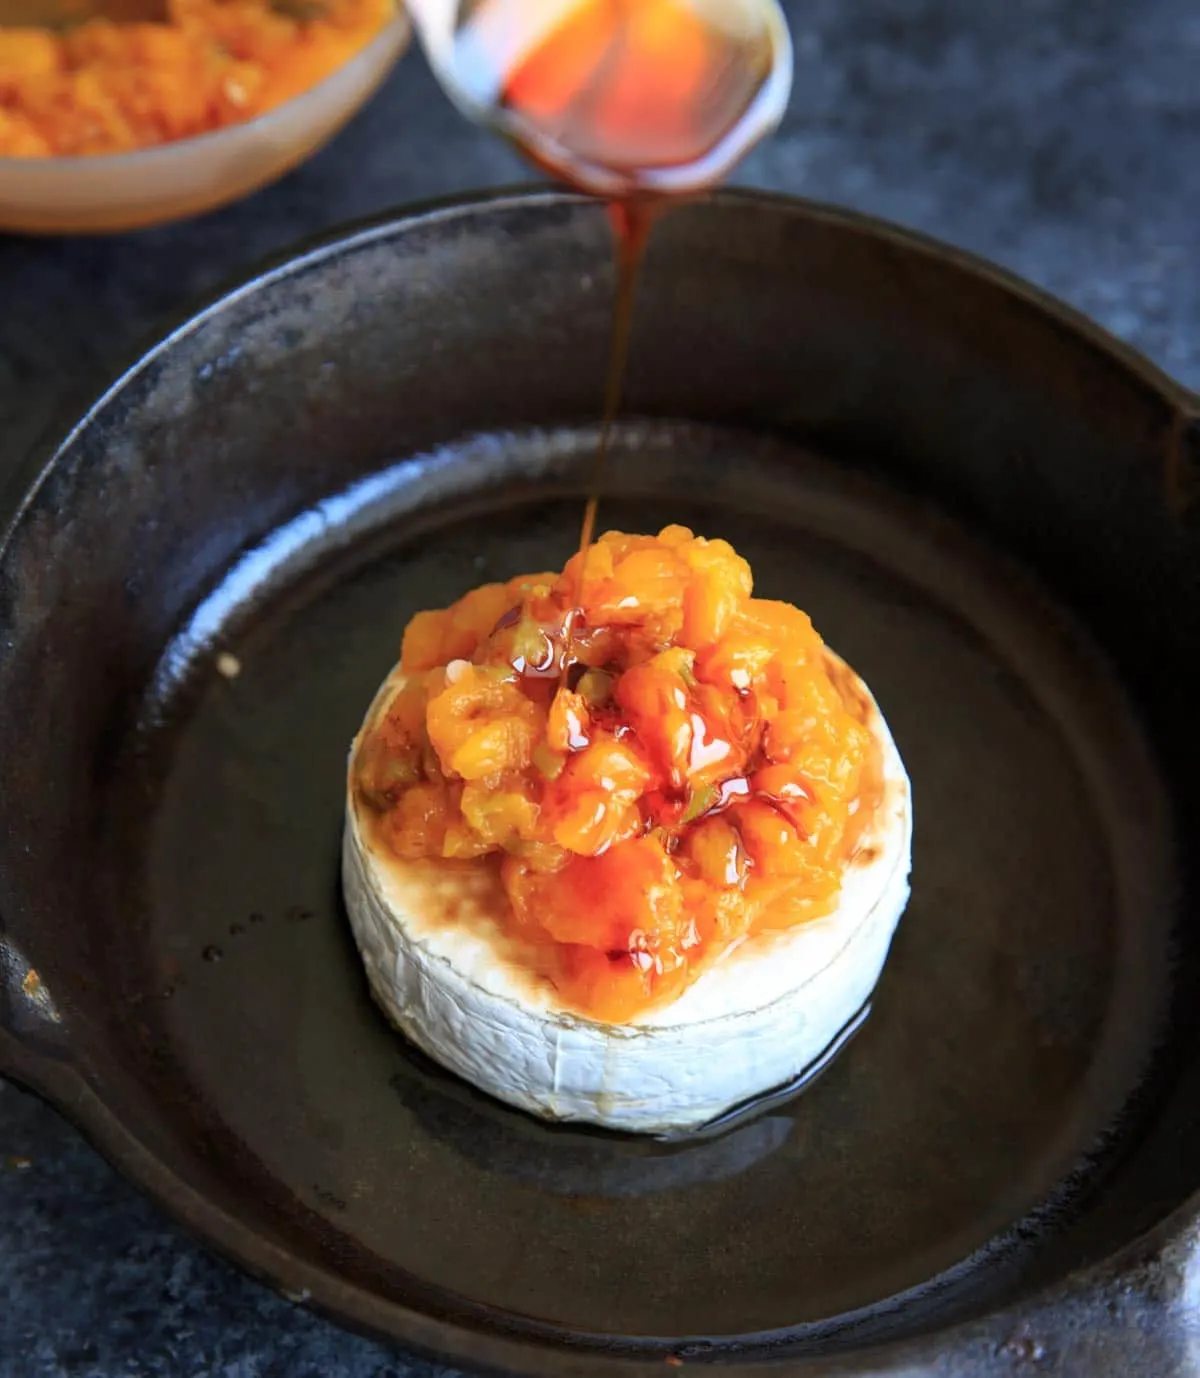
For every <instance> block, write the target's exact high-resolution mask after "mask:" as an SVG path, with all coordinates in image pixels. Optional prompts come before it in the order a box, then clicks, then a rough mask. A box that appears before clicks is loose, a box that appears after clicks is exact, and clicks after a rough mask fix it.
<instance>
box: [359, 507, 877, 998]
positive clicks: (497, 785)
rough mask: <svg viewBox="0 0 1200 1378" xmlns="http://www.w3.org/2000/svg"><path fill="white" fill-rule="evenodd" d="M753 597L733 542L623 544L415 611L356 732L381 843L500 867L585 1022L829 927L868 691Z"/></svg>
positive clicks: (399, 851) (856, 821) (843, 860)
mask: <svg viewBox="0 0 1200 1378" xmlns="http://www.w3.org/2000/svg"><path fill="white" fill-rule="evenodd" d="M584 561H585V563H584V565H583V570H584V572H583V577H582V579H581V577H580V576H581V563H582V562H584ZM751 588H752V581H751V574H750V566H749V565H748V564H747V563H746V561H745V560H744V559H742V557H741V556H740V555H738V554H737V552H736V551H735V550H734V549H733V548H732V546H730V545H729V544H728V543H727V542H725V541H721V540H711V541H709V540H704V539H703V538H701V537H698V536H694V535H693V534H692V532H691V531H689V530H687V529H686V528H685V527H680V526H669V527H667V528H666V529H665V530H664V531H662V532H661V533H660V534H659V535H658V536H657V537H651V536H627V535H622V534H620V533H618V532H610V533H608V534H607V535H605V536H604V537H602V538H601V540H599V541H598V542H597V543H596V544H595V545H592V546H591V547H589V549H588V550H587V551H586V556H585V555H576V556H574V557H573V558H572V559H571V560H570V561H569V562H568V563H567V565H566V568H565V569H564V570H563V572H562V574H560V575H554V574H537V575H531V576H529V577H526V578H519V579H513V580H510V581H509V582H508V583H506V584H487V585H485V586H484V587H482V588H477V589H475V590H473V591H472V592H471V593H468V594H467V595H466V596H465V597H464V598H461V599H460V600H459V601H458V602H457V603H455V604H454V606H453V607H450V608H447V609H445V610H444V611H441V612H421V613H418V614H417V615H416V616H415V617H414V618H413V619H412V621H411V622H410V623H409V624H408V627H407V629H406V631H405V633H404V643H403V649H402V652H401V671H402V673H403V678H402V681H401V683H402V687H401V688H400V690H399V692H398V693H396V694H395V696H394V697H393V698H392V699H391V701H390V703H388V704H386V707H385V708H384V709H383V711H382V712H381V713H380V714H379V715H378V716H377V718H376V720H375V721H374V722H373V723H372V724H371V725H370V727H369V729H368V731H367V732H366V733H365V734H364V738H363V741H362V743H361V745H360V749H359V754H358V758H357V764H356V784H357V788H358V792H359V796H360V797H361V798H362V799H364V800H365V802H366V803H367V804H368V805H369V806H370V807H371V808H372V809H374V810H375V812H376V814H377V824H378V832H379V836H380V838H381V839H382V841H383V842H384V843H385V844H386V845H387V846H388V847H390V848H391V850H392V851H393V852H394V853H395V855H396V856H398V857H400V858H402V859H403V860H406V861H416V860H419V859H424V858H451V859H453V858H457V859H461V860H471V859H476V858H490V859H492V860H491V864H493V865H496V864H498V866H499V873H500V877H501V881H502V884H503V887H504V891H505V893H506V894H507V896H508V899H509V901H510V908H511V913H510V914H509V915H507V916H506V917H505V920H504V922H505V924H506V925H507V927H508V930H509V932H510V933H511V935H512V936H513V937H515V938H517V939H520V940H522V941H523V942H526V943H528V944H530V948H529V950H532V951H534V952H536V953H537V954H538V957H537V963H538V966H539V974H541V975H544V976H546V977H548V978H549V979H550V980H551V981H552V982H553V983H554V986H555V988H556V990H557V993H558V996H559V999H560V1000H561V1001H562V1003H563V1004H564V1005H566V1006H568V1007H571V1008H574V1009H575V1010H577V1011H579V1012H581V1013H583V1014H585V1015H588V1016H590V1017H592V1018H596V1019H600V1020H604V1021H606V1022H610V1023H621V1022H625V1021H628V1020H629V1019H632V1018H633V1017H634V1016H635V1015H637V1014H638V1013H640V1012H642V1011H644V1010H647V1009H649V1008H651V1007H653V1006H655V1005H661V1004H663V1003H665V1002H667V1001H669V1000H672V999H674V998H675V997H677V996H678V995H679V994H681V993H682V991H683V990H684V989H685V988H686V987H687V986H688V985H689V984H690V983H691V982H692V981H693V980H695V979H696V977H697V976H698V975H699V974H700V973H701V972H702V971H703V970H704V969H705V967H706V965H707V964H709V963H711V962H713V961H714V960H715V959H716V958H718V957H719V956H720V955H721V954H722V953H724V952H726V951H728V950H729V949H730V948H731V947H733V946H734V945H735V944H737V943H739V942H740V941H741V940H742V939H744V938H745V937H746V936H748V935H750V934H753V933H755V932H760V931H764V930H769V929H771V930H773V929H782V928H787V927H790V926H791V925H793V924H798V923H803V922H804V921H806V920H808V919H812V918H815V917H817V916H820V915H823V914H827V913H829V912H830V911H831V910H832V909H834V908H835V906H836V904H837V900H838V895H839V892H840V889H841V883H842V875H843V871H844V869H845V866H846V864H847V862H848V860H849V859H850V857H851V856H852V854H853V852H854V851H855V849H856V847H857V845H858V843H859V840H860V837H861V835H862V833H863V829H864V826H865V825H866V823H867V822H868V821H869V820H870V818H871V816H872V814H873V811H874V809H875V807H876V805H877V803H878V795H879V790H880V787H881V778H880V776H881V773H880V753H879V749H878V745H877V743H876V740H875V738H874V736H873V734H872V732H871V730H870V727H869V725H868V701H867V699H866V698H865V696H864V693H863V691H862V688H861V686H860V685H859V682H858V681H857V679H856V678H855V677H854V676H853V675H851V674H850V673H849V672H847V671H845V670H844V669H843V668H842V667H841V664H840V662H838V661H833V660H830V659H828V657H827V656H826V653H825V651H824V647H823V643H822V641H821V638H820V637H819V636H818V635H817V633H816V631H815V630H814V629H813V626H812V623H811V622H810V621H809V619H808V617H807V616H805V614H804V613H802V612H800V611H799V610H798V609H796V608H794V607H792V606H790V605H789V604H787V603H777V602H770V601H768V600H765V599H761V598H752V597H751Z"/></svg>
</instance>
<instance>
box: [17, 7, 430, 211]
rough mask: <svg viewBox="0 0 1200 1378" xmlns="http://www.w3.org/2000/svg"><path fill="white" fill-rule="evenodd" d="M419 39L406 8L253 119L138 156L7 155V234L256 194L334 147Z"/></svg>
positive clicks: (198, 207)
mask: <svg viewBox="0 0 1200 1378" xmlns="http://www.w3.org/2000/svg"><path fill="white" fill-rule="evenodd" d="M410 35H411V29H410V26H409V22H408V18H407V16H406V15H405V14H404V13H403V12H400V13H398V14H397V17H396V18H395V19H394V20H393V21H392V22H391V23H389V24H388V25H387V27H386V28H385V29H383V30H382V31H381V32H380V33H379V34H377V35H376V36H375V38H373V39H372V40H371V42H370V43H368V44H367V46H366V47H365V48H364V49H363V50H362V51H361V52H359V53H356V54H355V56H354V57H352V58H351V59H350V60H349V62H346V63H344V64H343V65H342V66H341V67H339V68H338V69H337V70H336V71H334V72H331V73H330V75H329V76H327V77H325V78H324V79H323V80H322V81H319V82H318V83H317V85H316V86H313V87H311V88H310V89H309V90H307V91H305V92H304V93H303V94H302V95H299V96H295V97H293V98H292V99H291V100H289V101H285V102H284V103H283V104H282V105H280V106H277V107H276V108H275V109H274V110H268V111H267V112H266V114H264V115H259V116H257V117H256V118H255V119H252V120H247V121H246V122H245V123H244V124H235V125H229V126H227V127H226V128H224V129H217V130H214V131H213V132H212V133H210V134H200V135H197V136H196V137H195V138H191V139H179V140H177V141H176V142H174V143H168V144H156V145H154V146H153V147H151V148H142V149H135V150H133V151H131V152H129V153H108V154H104V153H102V154H96V155H95V156H91V157H70V158H0V230H15V231H21V232H25V233H35V234H90V233H96V232H104V231H115V230H132V229H139V228H142V227H144V226H147V225H161V224H164V223H166V222H167V221H171V220H183V219H185V218H187V217H188V216H192V215H200V214H201V213H202V212H204V211H209V210H213V209H215V208H216V207H217V206H224V205H227V204H228V203H229V202H231V201H236V200H238V199H239V198H240V197H243V196H247V195H249V193H250V192H252V191H257V190H258V189H259V187H262V186H265V185H266V184H267V183H268V182H273V181H275V179H276V178H278V177H281V176H282V175H283V174H284V173H285V172H288V171H289V170H290V169H291V168H293V167H295V166H296V165H297V164H298V163H301V162H303V161H304V160H305V159H306V158H308V157H309V156H310V155H311V154H313V153H315V152H316V151H317V149H319V148H321V147H322V146H323V145H324V144H326V143H327V142H328V141H329V140H330V139H331V138H332V137H333V136H334V134H336V133H337V132H338V130H339V129H341V127H342V126H343V125H344V124H345V123H346V122H347V121H348V120H349V119H350V117H351V116H352V115H354V114H355V113H356V112H357V111H358V110H359V108H360V107H361V106H362V105H363V104H365V102H366V101H367V99H368V98H369V97H370V96H371V95H372V94H374V92H375V91H376V89H377V88H378V87H379V86H380V84H381V83H382V82H383V79H384V78H385V77H386V76H387V74H388V72H390V71H391V69H392V67H393V66H394V65H395V63H396V61H397V60H398V59H399V57H400V55H401V53H403V52H404V50H405V48H406V47H407V46H408V41H409V38H410Z"/></svg>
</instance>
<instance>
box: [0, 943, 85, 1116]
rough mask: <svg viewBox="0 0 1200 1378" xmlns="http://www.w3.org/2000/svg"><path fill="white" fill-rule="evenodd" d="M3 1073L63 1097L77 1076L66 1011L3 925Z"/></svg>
mask: <svg viewBox="0 0 1200 1378" xmlns="http://www.w3.org/2000/svg"><path fill="white" fill-rule="evenodd" d="M0 1075H3V1076H6V1077H10V1078H11V1079H12V1080H13V1081H18V1082H20V1083H21V1084H22V1085H24V1086H27V1087H28V1088H29V1089H30V1090H31V1091H36V1092H38V1093H39V1094H40V1095H43V1096H46V1097H47V1098H48V1099H51V1100H55V1101H59V1102H61V1101H62V1099H63V1098H64V1097H65V1096H68V1095H69V1094H70V1089H71V1083H72V1082H73V1081H74V1079H75V1072H74V1069H73V1067H72V1066H71V1061H70V1057H69V1046H68V1039H67V1028H66V1024H65V1022H64V1020H63V1017H62V1014H61V1012H60V1011H59V1009H58V1006H57V1005H56V1004H55V1002H54V998H53V997H52V996H51V994H50V991H49V990H48V989H47V987H46V985H45V983H44V982H43V981H42V978H41V976H40V975H39V974H38V972H37V970H36V969H35V968H34V967H33V966H32V965H31V964H30V963H29V962H27V961H26V960H25V958H24V956H23V955H22V953H21V952H20V950H19V949H18V948H17V946H16V945H15V944H14V943H13V942H11V941H10V940H9V938H8V937H7V936H6V935H5V933H4V931H3V930H2V929H0Z"/></svg>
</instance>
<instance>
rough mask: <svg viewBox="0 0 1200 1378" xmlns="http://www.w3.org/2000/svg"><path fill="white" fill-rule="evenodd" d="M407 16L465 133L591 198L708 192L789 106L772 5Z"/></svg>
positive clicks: (788, 50)
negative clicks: (506, 143)
mask: <svg viewBox="0 0 1200 1378" xmlns="http://www.w3.org/2000/svg"><path fill="white" fill-rule="evenodd" d="M409 12H410V13H411V15H412V18H413V22H414V25H415V27H416V29H417V33H418V35H419V37H420V40H421V43H422V45H423V47H424V49H425V52H426V56H427V57H428V59H429V63H430V66H431V67H432V68H433V71H434V73H435V75H436V76H437V78H438V80H439V82H440V83H441V85H442V87H443V88H444V90H445V91H446V93H447V95H448V96H449V97H450V99H451V100H452V101H453V102H454V103H455V104H456V105H457V106H458V107H459V109H460V110H462V111H463V113H464V114H465V115H466V116H467V117H468V118H469V119H471V120H473V121H475V122H476V123H478V124H483V125H486V126H488V127H490V128H492V129H494V130H496V131H497V132H499V133H501V134H503V135H505V136H506V137H507V138H509V139H511V140H512V141H513V142H514V143H515V144H516V145H517V146H518V147H519V148H520V149H521V150H522V151H523V152H524V153H526V154H527V155H528V156H529V157H530V158H531V159H532V160H533V161H534V162H535V163H537V164H538V165H539V166H541V167H543V168H544V169H545V170H547V171H548V172H550V173H551V174H552V175H554V176H556V177H559V178H561V179H563V180H564V181H566V182H568V183H569V184H570V185H572V186H574V187H576V188H578V189H579V190H581V191H586V192H590V193H591V194H593V195H597V196H604V197H610V198H614V197H616V198H619V197H624V196H629V195H633V194H636V193H648V194H673V195H687V194H690V193H693V192H697V191H700V190H703V189H705V188H708V187H711V186H713V185H715V184H716V183H717V182H719V181H721V180H722V178H723V177H724V176H725V175H726V174H727V173H728V172H729V171H730V170H731V169H732V168H733V167H734V166H735V164H736V163H737V162H738V161H739V160H740V159H741V158H742V157H743V156H744V155H745V154H746V153H747V152H748V151H749V149H750V148H751V147H753V145H754V144H756V143H757V142H758V141H759V140H760V139H762V138H763V137H765V136H766V135H767V134H769V133H770V132H771V131H772V130H773V129H774V128H775V126H776V125H777V124H778V122H779V120H780V118H781V116H782V115H783V112H784V109H785V108H786V106H787V102H788V97H789V95H790V93H791V86H792V45H791V39H790V36H789V34H788V27H787V22H786V19H785V18H784V15H783V11H782V9H781V8H780V6H779V4H778V3H777V0H461V3H460V0H410V4H409Z"/></svg>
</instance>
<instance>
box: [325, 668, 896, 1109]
mask: <svg viewBox="0 0 1200 1378" xmlns="http://www.w3.org/2000/svg"><path fill="white" fill-rule="evenodd" d="M397 684H398V677H397V676H395V675H394V676H392V677H391V678H390V679H389V680H388V682H387V683H385V685H384V686H383V687H382V689H381V690H380V693H379V695H378V696H377V698H376V701H375V704H373V705H372V708H371V710H370V712H369V713H368V715H367V722H368V723H370V722H372V721H374V720H375V716H376V714H377V713H378V712H379V711H380V710H381V707H382V706H383V705H384V704H385V703H386V701H387V700H388V699H390V697H391V695H392V693H393V692H394V690H395V688H396V687H397ZM867 697H868V698H870V696H869V694H868V695H867ZM870 702H871V706H872V727H873V730H874V732H875V734H876V736H877V738H878V740H879V743H880V746H881V748H882V751H883V763H884V792H883V798H882V803H881V805H880V807H879V809H878V810H877V814H876V818H875V819H874V820H873V822H872V825H871V827H870V828H869V829H868V830H867V832H866V834H865V836H864V838H863V847H862V849H861V857H860V860H859V862H858V863H857V864H854V865H852V866H850V867H849V868H848V871H847V875H846V878H845V881H844V883H843V887H842V893H841V898H840V901H839V904H838V907H837V909H836V911H835V912H834V913H833V914H831V915H829V916H828V917H826V918H823V919H817V920H814V921H812V922H810V923H806V924H802V925H798V926H797V927H795V928H792V929H789V930H787V931H785V932H783V933H778V934H769V935H761V936H759V937H756V938H754V939H752V940H750V941H748V942H746V943H745V944H743V945H742V946H741V947H739V948H737V949H735V950H733V951H731V952H730V953H729V954H727V956H726V957H725V958H724V959H723V960H722V961H720V962H718V963H717V964H716V965H715V966H713V967H712V968H710V969H709V970H708V971H707V972H705V973H704V975H702V976H701V977H700V978H699V979H698V980H697V981H696V982H695V983H694V984H693V985H692V986H690V987H689V988H688V989H687V990H686V991H685V992H684V994H683V995H682V996H681V997H680V998H679V999H678V1000H676V1001H675V1002H673V1003H672V1004H671V1005H668V1006H666V1007H664V1008H659V1009H655V1010H653V1011H650V1012H649V1013H648V1014H646V1015H644V1016H641V1017H639V1018H638V1019H637V1020H635V1021H634V1022H633V1023H630V1024H624V1025H613V1024H602V1023H599V1022H596V1021H593V1020H588V1019H585V1018H582V1017H581V1016H579V1015H577V1014H572V1013H570V1012H569V1011H565V1010H563V1009H562V1008H561V1007H560V1006H559V1005H558V1002H557V999H556V996H555V992H554V990H553V987H552V986H551V985H550V984H549V982H546V981H543V980H539V979H537V978H536V977H534V976H532V975H531V973H530V971H529V968H528V966H527V965H525V964H523V963H522V960H521V952H520V949H519V948H517V947H515V946H514V945H513V944H512V942H511V941H510V940H509V939H507V937H506V936H505V934H504V933H503V931H502V930H501V928H500V926H499V924H498V923H497V922H496V919H495V917H494V915H495V913H496V909H497V904H498V903H499V902H500V900H501V897H500V895H499V894H498V893H497V891H498V886H497V885H496V882H495V881H494V880H492V879H490V878H489V877H488V876H486V875H483V874H481V872H480V869H479V868H469V866H464V865H462V864H458V865H455V864H452V863H441V862H423V863H416V864H413V863H405V862H401V861H399V860H398V859H397V858H396V857H395V856H393V855H392V854H391V853H390V852H388V851H386V850H385V849H383V848H381V847H379V846H377V845H376V844H374V842H373V840H372V839H371V837H370V836H369V831H370V830H369V828H368V827H367V826H366V823H367V817H369V815H368V814H367V812H366V811H365V810H364V811H363V814H364V816H363V817H360V807H359V804H358V802H357V797H356V793H355V791H354V790H353V788H352V787H351V786H350V785H349V783H348V786H347V807H346V827H345V834H344V839H343V852H342V872H343V889H344V893H345V899H346V907H347V910H348V912H349V915H350V922H351V925H352V927H353V930H354V936H355V939H356V941H357V943H358V947H359V950H360V952H361V954H362V958H363V962H364V965H365V967H366V971H367V977H368V980H369V982H370V987H371V990H372V992H373V994H374V996H375V999H376V1000H377V1001H378V1003H379V1004H380V1006H381V1007H382V1008H383V1010H384V1012H385V1013H386V1014H387V1016H388V1018H389V1019H390V1020H391V1021H392V1023H393V1024H395V1025H396V1026H397V1027H398V1028H399V1029H400V1030H401V1031H402V1032H403V1033H404V1034H406V1035H407V1036H408V1037H409V1038H410V1039H412V1041H413V1042H414V1043H415V1044H417V1046H418V1047H420V1048H421V1049H422V1050H423V1051H424V1052H425V1053H426V1054H428V1055H429V1056H430V1057H432V1058H433V1059H434V1060H435V1061H437V1062H439V1063H441V1064H442V1065H443V1066H444V1067H447V1068H448V1069H449V1070H450V1071H452V1072H455V1073H457V1074H458V1075H459V1076H461V1077H463V1078H464V1079H465V1080H467V1081H469V1082H471V1083H472V1084H473V1085H475V1086H476V1087H478V1088H479V1089H481V1090H483V1091H486V1092H488V1093H490V1094H491V1095H493V1096H495V1097H497V1098H498V1099H500V1100H503V1101H506V1102H508V1103H509V1104H511V1105H515V1106H518V1107H519V1108H520V1109H522V1110H527V1111H529V1112H531V1113H533V1114H535V1115H538V1116H541V1117H543V1118H547V1119H554V1120H574V1121H582V1122H586V1123H590V1124H595V1125H601V1126H604V1127H607V1128H610V1129H619V1130H626V1131H635V1132H642V1133H665V1132H668V1131H678V1130H681V1129H687V1128H692V1127H698V1126H700V1125H703V1124H705V1123H707V1122H708V1121H709V1120H712V1119H714V1118H715V1117H717V1116H718V1115H720V1114H721V1113H723V1112H724V1111H726V1110H729V1109H730V1108H732V1107H733V1106H735V1105H738V1104H740V1103H741V1102H743V1101H745V1100H748V1099H750V1098H751V1097H753V1096H756V1095H760V1094H763V1093H764V1092H767V1091H769V1090H772V1089H773V1088H775V1087H777V1086H781V1085H783V1084H785V1083H787V1082H789V1081H792V1080H794V1079H795V1078H796V1077H798V1076H799V1075H800V1074H801V1073H803V1072H804V1070H805V1069H806V1068H807V1067H809V1066H810V1065H811V1064H812V1063H813V1062H815V1061H816V1059H817V1058H819V1057H820V1055H821V1054H822V1053H823V1052H824V1051H825V1049H826V1048H827V1047H828V1046H829V1044H830V1043H831V1042H832V1041H833V1039H834V1038H835V1037H836V1036H837V1034H838V1033H839V1032H840V1031H841V1029H842V1028H843V1027H844V1026H845V1025H846V1024H847V1023H848V1022H849V1021H850V1020H851V1019H852V1018H853V1016H854V1015H855V1014H856V1013H857V1012H858V1010H859V1009H860V1008H861V1007H862V1005H863V1004H864V1003H865V1002H866V1000H867V998H868V997H869V996H870V993H871V991H872V990H873V989H874V986H875V983H876V981H877V980H878V978H879V974H880V971H881V970H882V968H883V963H884V960H885V959H886V957H887V953H888V949H889V946H890V944H891V940H892V935H893V933H894V931H895V928H896V925H897V923H898V922H899V919H900V916H901V914H902V913H903V911H904V907H905V904H906V903H907V901H908V894H909V885H908V875H909V867H910V856H911V842H912V820H911V795H910V787H909V782H908V778H907V775H906V774H905V770H904V766H903V764H902V762H901V760H900V755H899V753H898V751H897V750H896V745H895V743H894V741H893V740H892V736H891V733H890V731H889V730H888V727H887V724H886V723H885V722H884V719H883V716H882V714H881V713H880V712H879V710H878V708H877V707H876V706H875V704H874V700H873V699H870ZM360 737H361V733H360ZM357 744H358V742H357V740H356V742H355V748H356V747H357ZM353 758H354V748H352V750H351V762H353ZM862 858H867V859H866V860H865V861H864V860H863V859H862ZM451 915H452V917H451Z"/></svg>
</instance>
